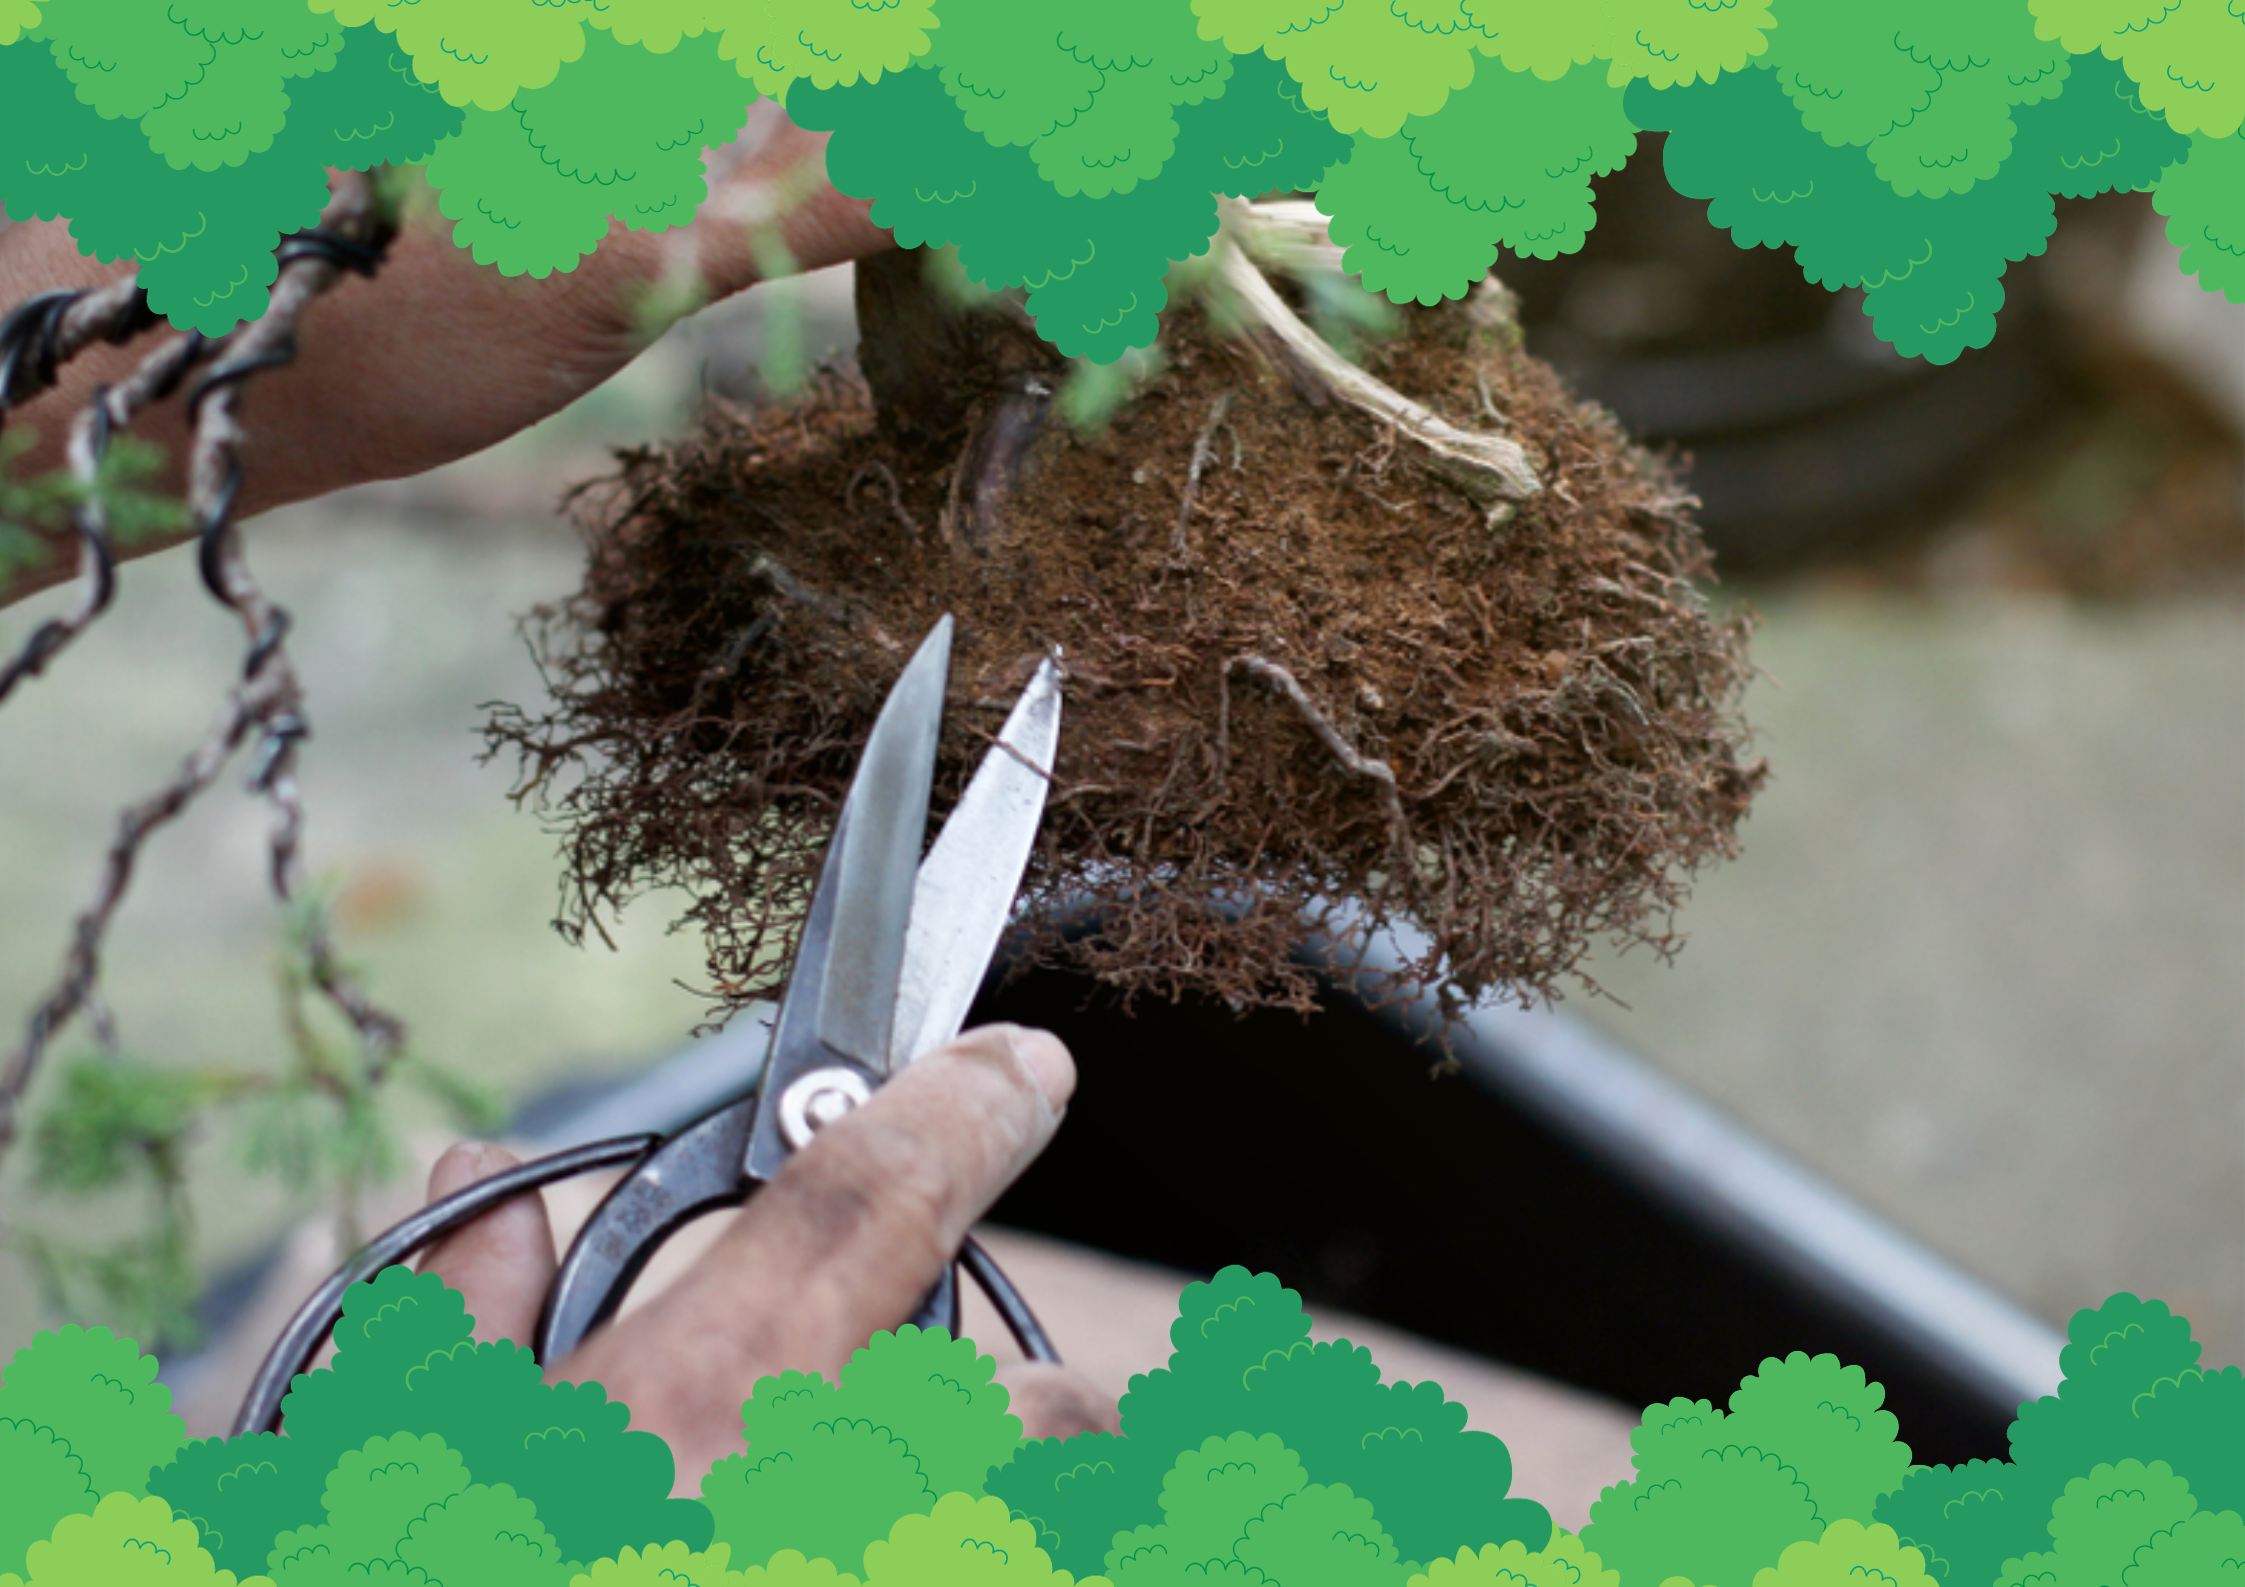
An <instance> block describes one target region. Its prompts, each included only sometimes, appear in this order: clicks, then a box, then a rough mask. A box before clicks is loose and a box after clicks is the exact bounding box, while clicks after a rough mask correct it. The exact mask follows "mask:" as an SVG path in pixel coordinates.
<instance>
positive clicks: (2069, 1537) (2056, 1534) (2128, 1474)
mask: <svg viewBox="0 0 2245 1587" xmlns="http://www.w3.org/2000/svg"><path fill="white" fill-rule="evenodd" d="M2197 1508H2198V1501H2197V1500H2196V1499H2194V1498H2192V1497H2191V1492H2190V1484H2189V1483H2187V1482H2185V1481H2184V1480H2183V1479H2182V1478H2180V1477H2178V1476H2176V1475H2175V1474H2174V1472H2172V1471H2171V1470H2169V1469H2168V1466H2167V1463H2166V1462H2165V1461H2163V1460H2155V1461H2153V1462H2152V1463H2151V1464H2150V1465H2149V1466H2146V1465H2144V1464H2143V1463H2142V1462H2141V1461H2135V1460H2124V1461H2122V1462H2121V1463H2120V1464H2119V1465H2117V1466H2099V1467H2097V1468H2096V1469H2095V1470H2094V1471H2092V1472H2090V1473H2089V1475H2088V1476H2086V1477H2076V1478H2074V1479H2073V1481H2071V1482H2069V1483H2067V1484H2066V1491H2065V1492H2064V1493H2061V1494H2060V1495H2058V1498H2057V1500H2056V1502H2055V1503H2053V1504H2052V1505H2051V1507H2050V1536H2051V1539H2052V1540H2053V1541H2054V1542H2055V1544H2056V1545H2057V1546H2056V1547H2055V1548H2052V1549H2051V1550H2049V1551H2048V1552H2046V1553H2034V1554H2027V1555H2024V1556H2022V1557H2021V1558H2019V1559H2014V1560H2007V1561H2005V1563H2004V1567H2003V1574H2002V1575H2001V1576H2000V1577H1998V1578H1997V1581H1998V1582H1999V1584H2000V1587H2018V1584H2020V1583H2023V1582H2035V1583H2038V1584H2041V1587H2106V1584H2107V1583H2111V1582H2117V1581H2119V1580H2120V1579H2121V1573H2122V1572H2123V1571H2124V1570H2126V1569H2127V1568H2128V1567H2129V1566H2130V1565H2132V1564H2133V1563H2135V1559H2136V1552H2137V1550H2138V1549H2140V1548H2142V1547H2143V1546H2144V1545H2145V1544H2146V1543H2148V1542H2150V1541H2151V1539H2152V1538H2153V1537H2155V1536H2158V1535H2160V1534H2163V1533H2165V1532H2168V1531H2171V1530H2172V1529H2173V1528H2174V1527H2175V1525H2176V1524H2177V1523H2178V1522H2181V1521H2183V1520H2185V1519H2186V1518H2188V1517H2189V1515H2190V1514H2191V1512H2192V1511H2194V1510H2196V1509H2197Z"/></svg>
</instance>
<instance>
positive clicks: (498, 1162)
mask: <svg viewBox="0 0 2245 1587" xmlns="http://www.w3.org/2000/svg"><path fill="white" fill-rule="evenodd" d="M515 1162H516V1158H515V1155H514V1153H512V1152H510V1151H508V1150H507V1149H506V1148H505V1147H503V1146H494V1145H493V1144H492V1143H491V1142H489V1141H461V1142H460V1143H458V1144H457V1145H455V1146H452V1147H449V1148H447V1149H446V1151H445V1154H444V1155H443V1156H442V1157H440V1158H438V1159H437V1164H436V1167H434V1168H433V1169H431V1170H430V1171H429V1199H430V1200H431V1201H442V1200H443V1199H444V1198H445V1197H447V1196H451V1195H456V1194H458V1193H459V1192H460V1191H463V1190H465V1189H467V1188H468V1187H469V1186H470V1185H473V1184H477V1183H480V1182H481V1181H483V1180H486V1179H489V1178H490V1177H491V1176H492V1175H493V1174H496V1173H501V1172H503V1171H505V1170H506V1169H509V1168H512V1167H514V1166H515Z"/></svg>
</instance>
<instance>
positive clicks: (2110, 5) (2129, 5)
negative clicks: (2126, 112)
mask: <svg viewBox="0 0 2245 1587" xmlns="http://www.w3.org/2000/svg"><path fill="white" fill-rule="evenodd" d="M2027 9H2028V10H2029V11H2030V12H2031V13H2033V15H2034V17H2035V19H2036V22H2035V31H2036V32H2037V33H2038V34H2039V35H2040V36H2041V37H2043V38H2051V39H2056V40H2057V41H2058V42H2059V43H2060V44H2062V45H2064V46H2065V47H2066V48H2067V49H2068V50H2071V51H2072V52H2073V53H2074V54H2075V55H2087V54H2089V53H2090V52H2091V51H2095V50H2102V51H2103V52H2104V54H2105V55H2106V56H2107V57H2108V58H2110V59H2113V60H2117V61H2119V62H2120V63H2121V64H2122V65H2123V66H2124V67H2126V68H2127V71H2128V75H2129V77H2130V78H2131V79H2133V80H2134V81H2135V82H2137V83H2139V84H2141V85H2142V88H2143V96H2144V104H2145V105H2146V106H2147V107H2148V108H2149V109H2151V110H2152V111H2153V112H2154V113H2156V114H2159V115H2163V116H2165V117H2166V118H2167V121H2168V124H2169V125H2171V126H2172V127H2173V128H2174V129H2175V130H2176V131H2177V132H2181V133H2204V134H2206V136H2208V137H2210V138H2226V137H2229V136H2230V135H2231V134H2233V133H2235V132H2236V131H2237V130H2238V128H2239V127H2240V126H2241V125H2245V73H2240V72H2239V71H2238V69H2237V68H2238V66H2239V65H2240V64H2245V63H2241V62H2240V60H2239V53H2240V50H2241V49H2245V43H2241V35H2245V26H2241V24H2245V17H2241V16H2240V15H2239V8H2238V7H2237V6H2235V5H2232V4H2228V3H2226V0H2161V3H2157V4H2153V3H2149V0H2027Z"/></svg>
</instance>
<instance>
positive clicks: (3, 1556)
mask: <svg viewBox="0 0 2245 1587" xmlns="http://www.w3.org/2000/svg"><path fill="white" fill-rule="evenodd" d="M0 1493H4V1494H6V1495H7V1496H8V1502H7V1503H6V1504H5V1505H0V1571H21V1570H22V1569H23V1554H24V1550H25V1549H27V1548H29V1547H30V1546H31V1545H32V1544H34V1543H36V1542H39V1541H40V1540H42V1539H43V1538H45V1537H46V1536H47V1534H48V1533H50V1532H52V1531H53V1530H54V1529H55V1523H56V1522H57V1521H60V1520H61V1519H62V1518H63V1517H64V1516H66V1515H91V1514H92V1513H93V1509H94V1506H95V1505H96V1504H98V1503H100V1502H101V1490H100V1489H99V1488H97V1487H95V1486H94V1483H93V1479H92V1478H90V1477H88V1476H87V1475H86V1463H85V1461H83V1460H82V1459H80V1458H79V1456H78V1454H77V1453H76V1451H74V1450H73V1449H72V1448H71V1447H70V1441H69V1440H68V1439H66V1438H64V1437H63V1436H62V1435H61V1434H60V1433H57V1432H55V1431H54V1430H53V1429H52V1428H48V1427H41V1426H39V1425H37V1424H36V1423H33V1422H26V1421H19V1420H16V1419H15V1418H13V1417H6V1416H0Z"/></svg>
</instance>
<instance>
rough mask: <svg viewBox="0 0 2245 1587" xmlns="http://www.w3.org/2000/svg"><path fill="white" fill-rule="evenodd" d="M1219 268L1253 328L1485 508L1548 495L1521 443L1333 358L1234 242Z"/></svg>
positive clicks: (1223, 240) (1225, 240) (1219, 246)
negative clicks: (1467, 425) (1444, 414)
mask: <svg viewBox="0 0 2245 1587" xmlns="http://www.w3.org/2000/svg"><path fill="white" fill-rule="evenodd" d="M1215 248H1216V252H1217V269H1218V272H1219V274H1220V275H1221V277H1222V279H1223V281H1224V284H1225V285H1226V286H1228V287H1230V288H1231V290H1232V291H1233V292H1235V293H1237V294H1238V295H1239V299H1240V302H1241V303H1242V305H1243V306H1244V307H1245V309H1246V311H1247V315H1248V318H1249V322H1250V323H1251V324H1252V325H1254V326H1255V327H1256V328H1257V329H1258V330H1262V331H1267V332H1268V333H1269V334H1270V335H1271V336H1273V337H1274V338H1276V340H1277V341H1278V343H1279V345H1280V346H1282V347H1283V348H1284V349H1285V350H1286V353H1287V354H1288V356H1290V357H1291V358H1293V359H1294V360H1295V361H1296V362H1298V363H1299V364H1300V365H1301V366H1302V367H1303V368H1304V369H1305V370H1306V371H1307V372H1308V373H1309V374H1310V375H1311V376H1313V377H1314V378H1315V379H1316V380H1317V381H1318V382H1319V383H1321V384H1322V385H1324V386H1325V387H1326V388H1328V389H1329V390H1331V391H1332V392H1333V394H1334V395H1335V396H1337V397H1339V398H1340V399H1341V400H1342V401H1343V402H1346V403H1348V404H1349V405H1350V406H1352V407H1354V408H1356V409H1358V410H1359V411H1360V412H1363V413H1365V414H1368V415H1370V416H1371V417H1373V418H1375V419H1377V420H1379V421H1381V422H1382V423H1387V424H1393V425H1395V426H1396V427H1397V428H1398V429H1400V430H1401V431H1402V432H1403V433H1404V434H1405V435H1406V436H1407V437H1409V438H1410V439H1411V440H1412V441H1414V442H1416V443H1417V444H1418V446H1419V447H1420V448H1421V449H1422V450H1423V451H1424V452H1425V454H1426V465H1427V467H1428V468H1429V469H1430V470H1432V471H1433V472H1434V473H1436V474H1438V475H1440V476H1441V477H1442V478H1444V479H1446V480H1449V481H1450V482H1451V483H1453V484H1455V485H1456V486H1457V487H1458V489H1459V490H1461V491H1463V492H1464V493H1465V494H1466V495H1467V496H1468V497H1470V498H1471V499H1472V500H1473V501H1475V502H1477V503H1479V504H1480V505H1481V506H1482V507H1484V508H1494V507H1495V506H1497V505H1498V504H1500V503H1511V502H1518V501H1525V500H1527V499H1528V498H1530V497H1532V496H1535V495H1536V494H1537V493H1538V492H1540V491H1541V490H1542V489H1543V486H1542V484H1541V483H1540V482H1539V481H1538V480H1537V478H1536V471H1535V468H1534V466H1533V465H1532V464H1531V463H1530V462H1529V461H1528V454H1527V453H1526V452H1525V451H1523V450H1522V449H1521V447H1520V444H1519V443H1518V442H1516V441H1513V440H1510V439H1508V438H1506V437H1504V436H1498V435H1483V434H1479V433H1477V432H1475V431H1472V430H1465V429H1461V428H1459V427H1458V426H1457V425H1454V424H1451V423H1450V422H1449V421H1447V420H1445V419H1442V418H1439V417H1437V416H1436V415H1435V414H1432V413H1430V412H1428V411H1427V409H1426V408H1425V407H1423V406H1422V405H1420V404H1419V403H1417V402H1414V401H1412V400H1411V399H1410V398H1409V397H1406V396H1404V395H1403V394H1402V393H1401V392H1399V391H1397V390H1395V389H1394V388H1393V387H1392V386H1389V385H1387V384H1386V383H1385V382H1383V381H1381V380H1379V379H1377V378H1375V377H1374V376H1372V375H1370V374H1368V373H1366V372H1365V371H1364V370H1363V369H1361V368H1359V367H1358V366H1357V365H1355V364H1352V363H1350V362H1349V361H1348V360H1347V359H1345V358H1343V357H1342V356H1341V355H1340V354H1339V353H1337V352H1335V351H1334V350H1333V348H1332V346H1331V344H1329V343H1328V342H1327V341H1326V340H1325V339H1324V338H1323V337H1321V336H1319V335H1318V334H1317V333H1316V332H1315V331H1313V330H1311V329H1310V328H1309V327H1308V326H1307V325H1304V324H1303V323H1302V320H1301V317H1300V316H1299V315H1297V314H1296V313H1295V312H1294V311H1293V310H1292V309H1291V308H1289V307H1287V305H1286V302H1285V300H1284V299H1282V298H1281V297H1280V296H1279V295H1278V293H1277V292H1276V291H1275V290H1274V289H1273V288H1272V286H1271V283H1270V281H1269V280H1268V279H1267V278H1266V277H1265V276H1264V274H1263V272H1262V271H1260V270H1258V269H1256V268H1255V265H1254V262H1253V261H1252V260H1250V259H1249V258H1248V257H1247V255H1246V254H1245V253H1243V252H1241V251H1240V248H1239V246H1238V244H1236V243H1234V242H1233V241H1232V240H1231V239H1230V238H1229V237H1227V236H1223V235H1219V236H1218V237H1217V239H1216V242H1215Z"/></svg>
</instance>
